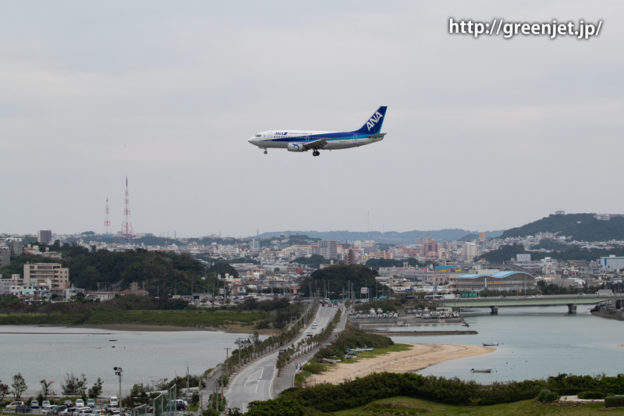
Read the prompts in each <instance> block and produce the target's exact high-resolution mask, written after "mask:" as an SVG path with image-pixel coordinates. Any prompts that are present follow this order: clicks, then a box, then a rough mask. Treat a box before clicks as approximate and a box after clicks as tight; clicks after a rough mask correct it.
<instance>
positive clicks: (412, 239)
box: [259, 228, 501, 244]
mask: <svg viewBox="0 0 624 416" xmlns="http://www.w3.org/2000/svg"><path fill="white" fill-rule="evenodd" d="M283 234H285V235H295V234H296V235H306V236H308V237H310V238H315V239H320V240H336V241H355V240H373V241H376V242H378V243H383V244H414V243H416V241H418V240H419V239H421V238H426V237H430V238H433V239H434V240H436V241H453V240H459V239H461V238H463V237H465V236H467V235H473V236H474V237H475V238H478V234H479V232H475V231H469V230H464V229H461V228H451V229H444V230H432V231H419V230H413V231H405V232H398V231H386V232H380V231H369V232H366V231H346V230H345V231H276V232H267V233H263V234H260V236H259V237H260V238H267V237H276V236H280V235H283ZM500 234H501V232H500V231H487V232H485V236H486V237H487V238H494V237H498V236H500Z"/></svg>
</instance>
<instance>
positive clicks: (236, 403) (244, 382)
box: [225, 351, 278, 412]
mask: <svg viewBox="0 0 624 416" xmlns="http://www.w3.org/2000/svg"><path fill="white" fill-rule="evenodd" d="M277 354H278V352H277V351H276V352H274V353H271V354H269V355H267V356H266V357H263V358H261V359H259V360H257V361H256V362H254V363H253V364H251V365H249V366H247V367H245V368H244V369H243V370H242V371H241V372H239V373H238V374H237V375H236V377H234V379H233V380H232V381H231V383H230V386H229V388H228V390H227V392H226V394H225V396H226V398H227V405H228V407H229V408H231V409H233V408H236V407H237V408H239V409H240V410H241V411H243V412H246V411H247V404H248V403H249V402H252V401H254V400H269V399H271V398H272V397H273V379H274V377H275V372H276V371H277V369H276V368H275V364H276V362H277Z"/></svg>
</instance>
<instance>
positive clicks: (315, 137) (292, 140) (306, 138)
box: [265, 132, 371, 143]
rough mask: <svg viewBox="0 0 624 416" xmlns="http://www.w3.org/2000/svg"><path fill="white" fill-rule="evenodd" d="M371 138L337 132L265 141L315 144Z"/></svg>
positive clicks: (364, 135)
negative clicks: (324, 140) (325, 140)
mask: <svg viewBox="0 0 624 416" xmlns="http://www.w3.org/2000/svg"><path fill="white" fill-rule="evenodd" d="M370 136H371V134H355V132H336V133H326V134H311V135H309V136H294V137H279V138H276V139H267V140H265V141H267V142H288V143H298V142H313V141H315V140H319V139H327V141H333V140H351V139H366V138H368V137H370Z"/></svg>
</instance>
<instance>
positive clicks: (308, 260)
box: [291, 254, 327, 269]
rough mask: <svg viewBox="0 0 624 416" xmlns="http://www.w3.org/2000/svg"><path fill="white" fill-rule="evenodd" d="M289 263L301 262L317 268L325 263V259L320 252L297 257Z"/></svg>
mask: <svg viewBox="0 0 624 416" xmlns="http://www.w3.org/2000/svg"><path fill="white" fill-rule="evenodd" d="M291 263H297V264H302V265H306V266H310V267H313V268H315V269H318V268H319V267H320V266H321V264H324V263H327V260H326V259H325V257H323V256H321V255H320V254H312V255H311V256H310V257H297V258H296V259H294V260H293V261H292V262H291Z"/></svg>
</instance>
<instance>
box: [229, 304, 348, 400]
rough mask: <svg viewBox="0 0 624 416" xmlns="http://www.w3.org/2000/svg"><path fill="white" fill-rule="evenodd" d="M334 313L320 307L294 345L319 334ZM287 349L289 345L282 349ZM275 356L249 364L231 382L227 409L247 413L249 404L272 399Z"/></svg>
mask: <svg viewBox="0 0 624 416" xmlns="http://www.w3.org/2000/svg"><path fill="white" fill-rule="evenodd" d="M335 311H336V308H331V307H320V308H319V310H318V311H317V313H316V317H315V319H314V321H313V322H311V323H310V325H309V326H308V327H307V328H306V329H305V330H304V331H303V333H302V334H301V335H300V336H299V337H298V338H297V339H296V340H295V342H294V344H297V343H298V342H299V341H300V340H301V339H303V338H305V337H306V334H307V333H310V332H311V333H313V334H316V333H319V332H321V331H322V330H323V328H325V327H326V326H327V325H328V324H329V322H330V320H331V318H332V317H333V314H334V313H335ZM314 323H316V324H317V325H316V327H315V328H312V326H313V324H314ZM288 347H289V345H287V346H285V347H284V348H288ZM277 355H278V352H277V351H276V352H274V353H271V354H269V355H267V356H266V357H263V358H261V359H259V360H257V361H255V362H253V363H251V364H249V365H248V366H247V367H245V368H244V369H243V370H241V371H240V372H239V373H238V374H237V375H236V376H235V377H234V379H233V380H231V382H230V385H229V387H228V389H227V391H226V393H225V397H226V399H227V406H228V407H229V408H231V409H233V408H239V409H240V410H241V411H243V412H244V411H247V405H248V404H249V402H252V401H255V400H269V399H272V398H273V397H274V395H273V383H274V380H275V376H276V375H277V368H276V364H277Z"/></svg>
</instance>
